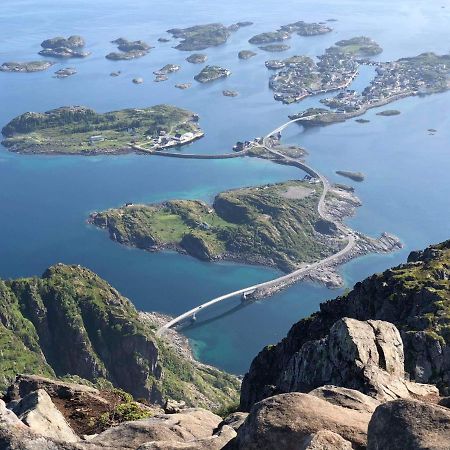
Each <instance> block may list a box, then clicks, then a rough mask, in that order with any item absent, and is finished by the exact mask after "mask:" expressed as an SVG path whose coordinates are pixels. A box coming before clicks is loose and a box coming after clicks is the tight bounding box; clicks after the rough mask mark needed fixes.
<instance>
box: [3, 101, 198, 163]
mask: <svg viewBox="0 0 450 450" xmlns="http://www.w3.org/2000/svg"><path fill="white" fill-rule="evenodd" d="M2 134H3V136H5V139H4V141H3V142H2V144H3V145H4V146H5V147H6V148H7V149H8V150H10V151H12V152H17V153H35V154H67V155H98V154H122V153H131V152H146V151H156V150H160V149H165V148H169V147H174V146H180V145H184V144H187V143H189V142H192V141H194V140H195V139H198V138H200V137H202V136H203V132H202V130H201V128H200V127H199V125H198V116H197V115H196V114H194V113H192V112H190V111H187V110H185V109H181V108H177V107H175V106H170V105H157V106H153V107H151V108H142V109H124V110H120V111H112V112H107V113H103V114H101V113H97V112H95V111H94V110H92V109H90V108H86V107H84V106H67V107H61V108H58V109H53V110H51V111H47V112H45V113H35V112H27V113H25V114H22V115H20V116H18V117H16V118H15V119H13V120H12V121H11V122H9V123H8V124H7V125H6V126H5V127H4V128H3V129H2Z"/></svg>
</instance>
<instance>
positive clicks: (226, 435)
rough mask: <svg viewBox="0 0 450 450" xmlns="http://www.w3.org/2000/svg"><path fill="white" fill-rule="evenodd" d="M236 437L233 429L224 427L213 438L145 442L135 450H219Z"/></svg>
mask: <svg viewBox="0 0 450 450" xmlns="http://www.w3.org/2000/svg"><path fill="white" fill-rule="evenodd" d="M234 437H236V431H234V430H233V428H231V427H229V426H227V425H224V426H223V427H222V428H221V429H220V430H219V431H218V432H217V433H215V434H214V435H213V436H210V437H208V438H203V439H196V440H194V441H188V442H173V441H159V442H147V443H146V444H143V445H141V446H140V447H139V448H138V449H137V450H178V449H179V450H220V449H222V448H224V447H225V446H226V445H227V443H228V442H229V441H231V440H232V439H233V438H234Z"/></svg>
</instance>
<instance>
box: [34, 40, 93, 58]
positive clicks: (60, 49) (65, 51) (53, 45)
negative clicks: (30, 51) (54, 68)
mask: <svg viewBox="0 0 450 450" xmlns="http://www.w3.org/2000/svg"><path fill="white" fill-rule="evenodd" d="M85 45H86V43H85V41H84V39H83V38H82V37H81V36H70V37H68V38H67V39H66V38H64V37H61V36H58V37H55V38H51V39H46V40H45V41H43V42H42V43H41V47H42V50H41V51H40V52H39V54H40V55H43V56H52V57H54V58H84V57H86V56H89V55H90V52H86V51H83V50H81V49H82V48H83V47H84V46H85Z"/></svg>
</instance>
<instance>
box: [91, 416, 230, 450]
mask: <svg viewBox="0 0 450 450" xmlns="http://www.w3.org/2000/svg"><path fill="white" fill-rule="evenodd" d="M221 421H222V419H221V418H220V417H219V416H216V415H215V414H213V413H211V412H209V411H206V410H202V409H186V410H184V411H182V412H180V413H177V414H162V415H158V416H155V417H152V418H151V419H147V420H139V421H135V422H126V423H124V424H122V425H119V426H117V427H114V428H110V429H109V430H107V431H105V432H103V433H101V434H99V435H98V436H96V437H95V438H94V439H92V440H91V441H90V442H91V443H92V444H96V445H99V446H104V447H116V448H124V449H125V448H127V449H128V448H130V449H136V448H138V447H139V446H141V445H143V444H145V443H148V442H154V441H156V442H158V441H163V442H164V441H165V442H190V441H194V440H197V439H207V438H210V437H211V436H212V435H213V434H214V430H216V429H217V427H218V425H219V424H220V422H221ZM144 448H145V447H144ZM150 448H152V447H150Z"/></svg>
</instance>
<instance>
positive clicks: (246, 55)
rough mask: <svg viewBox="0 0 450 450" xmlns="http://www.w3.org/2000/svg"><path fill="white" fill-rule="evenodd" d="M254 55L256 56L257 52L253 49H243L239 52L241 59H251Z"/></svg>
mask: <svg viewBox="0 0 450 450" xmlns="http://www.w3.org/2000/svg"><path fill="white" fill-rule="evenodd" d="M254 56H256V53H255V52H253V51H251V50H241V51H240V52H239V53H238V58H239V59H250V58H253V57H254Z"/></svg>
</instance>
